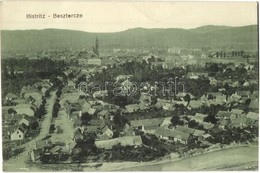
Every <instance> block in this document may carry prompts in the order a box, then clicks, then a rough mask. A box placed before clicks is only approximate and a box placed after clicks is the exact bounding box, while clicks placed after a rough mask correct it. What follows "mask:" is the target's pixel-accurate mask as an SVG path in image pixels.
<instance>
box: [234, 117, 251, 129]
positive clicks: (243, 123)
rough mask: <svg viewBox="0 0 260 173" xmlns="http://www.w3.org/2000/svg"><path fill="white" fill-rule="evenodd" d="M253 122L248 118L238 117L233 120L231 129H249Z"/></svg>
mask: <svg viewBox="0 0 260 173" xmlns="http://www.w3.org/2000/svg"><path fill="white" fill-rule="evenodd" d="M250 123H251V121H250V120H249V119H248V118H247V117H241V116H240V117H237V118H236V119H234V120H232V122H231V123H230V125H229V126H230V127H231V128H234V127H235V128H244V127H247V126H248V125H249V124H250Z"/></svg>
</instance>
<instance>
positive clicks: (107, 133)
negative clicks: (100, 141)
mask: <svg viewBox="0 0 260 173" xmlns="http://www.w3.org/2000/svg"><path fill="white" fill-rule="evenodd" d="M104 135H105V136H107V138H108V139H110V138H112V137H113V135H114V133H113V131H112V130H111V129H110V128H108V126H107V125H106V126H105V127H103V128H102V129H101V135H100V136H99V138H102V136H104Z"/></svg>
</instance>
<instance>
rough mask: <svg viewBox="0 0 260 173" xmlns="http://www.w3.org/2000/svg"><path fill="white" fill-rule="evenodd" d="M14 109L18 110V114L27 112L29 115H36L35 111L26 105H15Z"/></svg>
mask: <svg viewBox="0 0 260 173" xmlns="http://www.w3.org/2000/svg"><path fill="white" fill-rule="evenodd" d="M14 110H15V111H16V113H17V114H25V115H28V116H34V111H33V110H32V109H31V108H28V107H24V108H20V107H14Z"/></svg>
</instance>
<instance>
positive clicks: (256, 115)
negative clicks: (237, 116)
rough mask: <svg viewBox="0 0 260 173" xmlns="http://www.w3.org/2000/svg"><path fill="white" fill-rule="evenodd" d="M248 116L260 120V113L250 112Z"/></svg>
mask: <svg viewBox="0 0 260 173" xmlns="http://www.w3.org/2000/svg"><path fill="white" fill-rule="evenodd" d="M246 117H247V118H249V119H252V120H256V121H257V120H258V119H259V113H255V112H248V113H247V115H246Z"/></svg>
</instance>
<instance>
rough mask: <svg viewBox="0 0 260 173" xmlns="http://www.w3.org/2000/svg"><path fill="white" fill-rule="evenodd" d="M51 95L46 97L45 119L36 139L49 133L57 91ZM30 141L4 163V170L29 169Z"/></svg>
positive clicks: (31, 142)
mask: <svg viewBox="0 0 260 173" xmlns="http://www.w3.org/2000/svg"><path fill="white" fill-rule="evenodd" d="M50 94H51V97H50V98H48V99H46V112H47V113H46V114H45V115H44V119H43V120H42V122H41V127H40V133H39V135H38V136H37V137H36V138H35V139H34V140H41V139H43V138H45V137H46V136H47V135H48V133H49V127H50V124H51V120H52V109H53V104H54V102H55V100H56V91H53V92H51V93H50ZM34 140H32V141H29V142H27V143H26V146H27V147H25V150H24V152H22V153H20V154H19V155H18V156H16V157H12V158H10V159H9V160H7V161H4V163H3V170H4V171H28V170H29V168H27V165H26V163H25V162H26V161H27V160H28V152H29V150H30V148H31V146H32V144H33V141H34Z"/></svg>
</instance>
